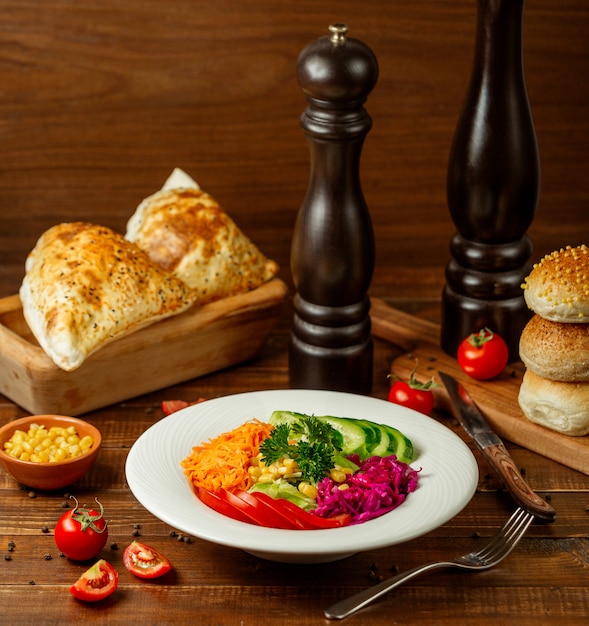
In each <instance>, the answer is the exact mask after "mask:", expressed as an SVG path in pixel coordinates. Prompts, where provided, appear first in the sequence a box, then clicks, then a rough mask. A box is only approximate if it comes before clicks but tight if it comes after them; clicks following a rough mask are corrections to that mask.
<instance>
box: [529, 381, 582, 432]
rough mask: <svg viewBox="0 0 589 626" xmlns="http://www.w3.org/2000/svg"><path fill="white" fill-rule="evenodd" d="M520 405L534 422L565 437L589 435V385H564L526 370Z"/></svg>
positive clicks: (564, 383) (566, 383) (570, 383)
mask: <svg viewBox="0 0 589 626" xmlns="http://www.w3.org/2000/svg"><path fill="white" fill-rule="evenodd" d="M518 401H519V405H520V407H521V409H522V411H523V412H524V414H525V415H526V416H527V417H528V419H530V420H531V421H532V422H536V423H537V424H541V425H542V426H546V427H548V428H551V429H552V430H555V431H557V432H560V433H563V434H565V435H573V436H582V435H587V434H589V382H578V383H575V382H561V381H553V380H549V379H548V378H543V377H542V376H538V375H537V374H535V373H534V372H532V371H531V370H526V372H525V373H524V377H523V380H522V384H521V387H520V390H519V396H518Z"/></svg>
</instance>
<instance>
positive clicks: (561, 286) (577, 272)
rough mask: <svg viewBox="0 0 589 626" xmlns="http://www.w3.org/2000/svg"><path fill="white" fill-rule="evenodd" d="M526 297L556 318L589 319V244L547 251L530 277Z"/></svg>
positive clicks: (541, 312)
mask: <svg viewBox="0 0 589 626" xmlns="http://www.w3.org/2000/svg"><path fill="white" fill-rule="evenodd" d="M522 287H523V289H524V298H525V300H526V303H527V305H528V307H529V308H530V309H532V311H534V313H537V314H538V315H540V316H542V317H544V318H545V319H547V320H551V321H553V322H564V323H570V322H576V323H578V322H582V323H586V322H589V248H588V247H587V246H586V245H581V246H577V247H576V248H572V247H571V246H567V247H566V248H561V249H560V250H556V251H555V252H552V253H550V254H547V255H546V256H545V257H544V258H543V259H542V260H541V261H540V262H539V263H537V264H535V265H534V268H533V269H532V271H531V272H530V274H529V276H527V277H526V279H525V282H524V284H523V285H522Z"/></svg>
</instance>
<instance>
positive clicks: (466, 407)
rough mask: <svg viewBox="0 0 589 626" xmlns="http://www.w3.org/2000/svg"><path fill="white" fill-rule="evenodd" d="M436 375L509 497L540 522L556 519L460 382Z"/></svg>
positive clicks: (459, 419) (460, 419)
mask: <svg viewBox="0 0 589 626" xmlns="http://www.w3.org/2000/svg"><path fill="white" fill-rule="evenodd" d="M438 374H439V375H440V378H441V380H442V382H443V383H444V387H446V390H447V391H448V395H449V396H450V403H451V405H452V408H453V409H454V413H455V415H456V417H457V419H458V421H459V422H460V424H461V425H462V427H463V428H464V430H465V431H466V432H467V433H468V434H469V435H470V437H471V438H472V439H473V441H474V442H475V444H476V445H477V447H478V449H479V450H480V451H481V452H482V454H483V455H484V457H485V459H486V460H487V461H488V462H489V464H490V465H491V467H492V468H493V469H494V470H495V472H496V473H497V475H498V476H499V478H500V479H501V481H502V482H503V484H504V485H505V487H506V489H507V491H509V493H510V494H511V496H512V497H513V499H514V500H515V501H516V502H517V503H518V504H519V505H520V506H521V507H522V508H523V509H525V510H526V511H529V512H530V513H532V515H534V516H536V517H538V518H540V519H542V520H544V521H547V522H553V521H554V520H555V518H556V511H555V510H554V509H553V508H552V507H551V506H550V505H549V504H548V503H547V502H546V501H545V500H543V499H542V498H541V497H540V496H539V495H538V494H536V493H534V491H532V489H531V488H530V487H529V485H528V484H527V483H526V481H525V480H524V478H523V476H522V475H521V473H520V471H519V470H518V468H517V466H516V464H515V461H514V460H513V458H512V457H511V455H510V454H509V452H508V451H507V449H506V448H505V445H504V444H503V442H502V441H501V439H500V438H499V436H498V435H497V434H496V433H494V432H493V431H492V430H491V428H490V426H489V424H488V423H487V420H486V419H485V416H484V415H483V413H482V412H481V410H480V409H479V407H478V406H477V405H476V403H475V402H474V400H473V399H472V398H471V397H470V395H469V393H468V392H467V391H466V389H465V388H464V385H462V384H461V383H459V382H458V381H457V380H456V379H455V378H454V377H452V376H450V374H446V373H445V372H438Z"/></svg>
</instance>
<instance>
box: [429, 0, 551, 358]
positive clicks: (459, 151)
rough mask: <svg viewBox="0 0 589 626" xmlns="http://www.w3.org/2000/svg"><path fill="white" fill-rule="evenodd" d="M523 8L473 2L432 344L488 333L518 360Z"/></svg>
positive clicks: (525, 188) (530, 193) (524, 157)
mask: <svg viewBox="0 0 589 626" xmlns="http://www.w3.org/2000/svg"><path fill="white" fill-rule="evenodd" d="M523 6H524V0H478V4H477V33H476V43H475V55H474V63H473V68H472V75H471V79H470V85H469V88H468V91H467V95H466V99H465V102H464V106H463V110H462V114H461V117H460V118H459V121H458V125H457V128H456V132H455V135H454V140H453V144H452V149H451V153H450V159H449V164H448V178H447V197H448V206H449V209H450V214H451V217H452V219H453V221H454V224H455V226H456V228H457V230H458V232H457V233H456V234H455V235H454V237H453V239H452V241H451V244H450V253H451V256H452V259H451V261H450V262H449V263H448V265H447V267H446V286H445V288H444V292H443V296H442V327H441V345H442V348H443V349H444V351H445V352H447V353H448V354H451V355H453V356H455V355H456V350H457V347H458V344H459V343H460V341H461V340H462V339H463V338H464V337H466V336H467V335H469V334H470V333H472V332H477V331H478V330H480V329H481V328H483V327H485V326H488V327H489V328H491V330H493V331H495V332H497V333H499V334H500V335H501V336H502V337H503V338H504V339H505V341H506V342H507V345H508V347H509V355H510V361H515V360H517V359H518V344H519V337H520V335H521V332H522V330H523V327H524V326H525V324H526V323H527V321H528V319H529V318H530V312H529V311H528V309H527V307H526V305H525V302H524V298H523V292H522V289H521V287H520V285H521V283H522V282H523V279H524V278H525V276H526V275H527V274H528V272H529V271H530V269H531V268H530V265H529V258H530V254H531V251H532V245H531V242H530V239H529V238H528V236H527V235H526V231H527V229H528V227H529V226H530V224H531V222H532V220H533V218H534V215H535V212H536V206H537V201H538V195H539V186H540V163H539V157H538V146H537V143H536V133H535V130H534V124H533V121H532V115H531V112H530V106H529V102H528V96H527V92H526V87H525V82H524V72H523V61H522V20H523Z"/></svg>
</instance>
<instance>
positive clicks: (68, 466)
mask: <svg viewBox="0 0 589 626" xmlns="http://www.w3.org/2000/svg"><path fill="white" fill-rule="evenodd" d="M31 424H39V425H40V426H45V428H46V429H47V430H49V429H50V428H51V427H52V426H61V427H63V428H68V427H69V426H74V427H75V429H76V432H77V434H78V436H79V438H80V439H82V437H85V436H86V435H90V436H91V437H92V438H93V439H94V443H93V445H92V447H91V448H90V450H89V451H88V452H85V453H84V454H81V455H80V456H78V457H75V458H73V459H66V460H65V461H55V462H53V463H38V462H34V461H21V460H20V459H15V458H13V457H11V456H10V455H9V454H7V453H6V452H5V451H4V443H5V442H6V441H8V440H9V439H10V438H11V437H12V435H13V434H14V431H16V430H23V431H25V432H27V431H28V430H29V427H30V425H31ZM101 443H102V437H101V435H100V431H99V430H98V429H97V428H95V427H94V426H92V424H89V423H88V422H85V421H84V420H81V419H78V418H75V417H66V416H64V415H31V416H29V417H22V418H20V419H17V420H14V421H12V422H9V423H8V424H4V426H2V427H1V428H0V463H1V464H2V466H3V467H4V469H5V470H6V471H7V472H8V473H9V474H11V475H12V476H13V477H14V478H15V479H16V480H17V481H18V482H19V483H21V484H23V485H26V486H27V487H31V488H33V489H39V490H43V491H52V490H54V489H61V488H62V487H66V486H67V485H71V484H72V483H75V482H76V481H77V480H79V479H80V478H82V477H83V476H84V475H85V474H87V473H88V472H89V471H90V469H91V468H92V466H93V465H94V462H95V461H96V457H97V456H98V452H99V450H100V445H101Z"/></svg>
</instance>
